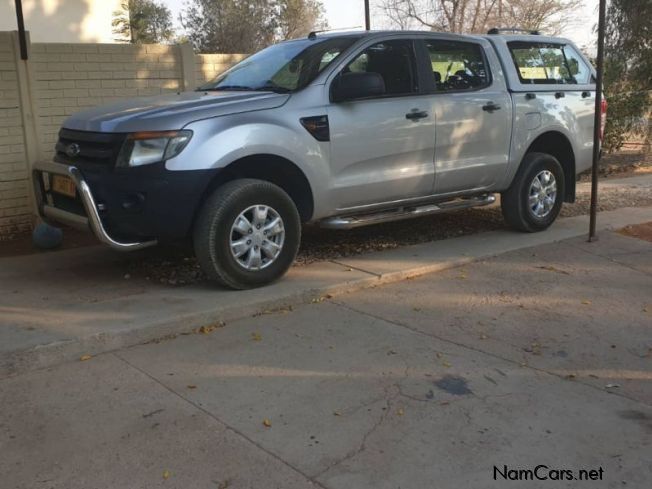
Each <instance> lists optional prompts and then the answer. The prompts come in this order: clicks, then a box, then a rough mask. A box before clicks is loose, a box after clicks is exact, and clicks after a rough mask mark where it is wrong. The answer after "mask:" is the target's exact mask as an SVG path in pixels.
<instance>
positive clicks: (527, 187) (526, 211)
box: [500, 153, 565, 233]
mask: <svg viewBox="0 0 652 489" xmlns="http://www.w3.org/2000/svg"><path fill="white" fill-rule="evenodd" d="M564 190H565V181H564V171H563V169H562V167H561V164H560V163H559V161H558V160H557V159H556V158H555V157H554V156H551V155H549V154H545V153H528V154H527V155H525V157H524V158H523V161H522V162H521V166H520V168H519V170H518V172H517V173H516V176H515V177H514V181H513V182H512V185H511V186H510V187H509V189H508V190H507V191H505V192H503V194H502V195H501V198H500V205H501V208H502V211H503V217H504V218H505V221H507V223H508V224H509V225H510V226H511V227H513V228H514V229H518V230H519V231H525V232H528V233H533V232H536V231H543V230H544V229H546V228H548V227H549V226H550V225H551V224H552V223H553V222H554V221H555V219H556V218H557V216H558V215H559V211H560V210H561V205H562V202H563V200H564Z"/></svg>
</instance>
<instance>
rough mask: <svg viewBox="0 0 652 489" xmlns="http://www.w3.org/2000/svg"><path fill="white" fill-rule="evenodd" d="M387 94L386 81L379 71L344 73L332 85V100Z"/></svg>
mask: <svg viewBox="0 0 652 489" xmlns="http://www.w3.org/2000/svg"><path fill="white" fill-rule="evenodd" d="M384 94H385V81H384V80H383V77H382V76H380V75H379V74H378V73H372V72H361V73H357V72H356V73H342V74H340V75H339V76H338V77H337V78H336V79H335V81H334V82H333V85H332V86H331V100H332V101H333V102H344V101H346V100H356V99H360V98H368V97H377V96H380V95H384Z"/></svg>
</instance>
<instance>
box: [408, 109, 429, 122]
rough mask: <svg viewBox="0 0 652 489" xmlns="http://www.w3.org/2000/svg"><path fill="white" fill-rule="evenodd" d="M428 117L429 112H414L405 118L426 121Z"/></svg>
mask: <svg viewBox="0 0 652 489" xmlns="http://www.w3.org/2000/svg"><path fill="white" fill-rule="evenodd" d="M426 117H428V112H426V111H425V110H413V111H412V112H408V113H407V114H405V118H406V119H410V120H411V121H416V120H419V119H425V118H426Z"/></svg>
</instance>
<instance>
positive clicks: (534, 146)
mask: <svg viewBox="0 0 652 489" xmlns="http://www.w3.org/2000/svg"><path fill="white" fill-rule="evenodd" d="M594 97H595V80H594V70H593V69H592V67H591V64H590V63H589V62H588V61H587V60H586V59H585V57H584V56H583V55H582V54H581V53H580V51H579V50H578V49H577V47H576V46H575V45H573V43H572V42H570V41H568V40H566V39H560V38H553V37H545V36H541V35H538V34H536V33H520V32H511V33H504V32H503V31H498V30H492V31H490V32H489V34H487V35H484V36H480V35H453V34H440V33H432V32H422V31H418V32H407V31H390V32H373V31H372V32H362V33H360V32H350V33H338V34H335V33H327V34H316V33H311V34H310V35H309V36H308V37H307V38H303V39H296V40H292V41H286V42H282V43H279V44H275V45H273V46H270V47H268V48H266V49H263V50H262V51H260V52H258V53H256V54H254V55H252V56H250V57H248V58H247V59H245V60H243V61H242V62H240V63H238V64H237V65H235V66H233V67H232V68H231V69H229V70H228V71H226V72H224V73H223V74H222V75H220V76H219V77H218V78H217V79H216V80H215V81H213V82H211V83H208V84H206V85H204V86H202V87H200V88H199V89H197V90H196V91H190V92H184V93H177V94H169V95H161V96H155V97H143V98H136V99H130V100H124V101H120V102H116V103H113V104H112V105H108V106H104V107H99V108H94V109H89V110H85V111H83V112H79V113H77V114H75V115H73V116H71V117H70V118H68V119H67V120H66V121H65V122H64V124H63V127H62V128H61V131H60V133H59V140H58V142H57V144H56V154H55V156H54V161H51V162H39V163H38V164H36V165H35V168H34V183H35V190H36V196H37V202H38V208H39V212H40V214H41V216H42V217H43V218H44V219H45V220H46V221H51V222H59V223H65V224H68V225H71V224H72V225H77V226H81V227H84V228H86V229H90V230H92V232H94V233H95V235H96V236H97V238H98V239H99V240H100V241H102V242H104V243H106V244H107V245H109V246H111V247H112V248H115V249H118V250H134V249H140V248H143V247H146V246H152V245H155V244H156V243H160V242H170V241H178V240H184V239H187V238H189V239H190V240H191V241H192V245H193V247H194V250H195V253H196V256H197V258H198V261H199V263H200V265H201V267H202V269H203V271H204V272H205V274H206V275H207V276H208V277H209V278H211V279H213V280H215V281H217V282H219V283H221V284H223V285H226V286H228V287H231V288H236V289H244V288H251V287H256V286H261V285H264V284H268V283H270V282H272V281H274V280H276V279H278V278H279V277H281V276H282V275H283V274H284V273H285V272H286V271H287V269H288V268H289V267H290V265H291V264H292V262H293V260H294V258H295V255H296V253H297V250H298V248H299V243H300V237H301V226H302V223H313V224H316V225H319V226H323V227H325V228H332V229H348V228H354V227H357V226H364V225H369V224H374V223H380V222H386V221H390V220H397V219H404V218H410V217H415V216H423V215H427V214H432V213H437V212H443V211H449V210H454V209H463V208H469V207H473V206H483V205H487V204H491V203H492V202H494V201H495V196H494V194H497V193H499V194H500V195H501V207H502V212H503V215H504V217H505V220H506V221H507V223H508V224H509V225H511V226H512V227H513V228H515V229H517V230H520V231H525V232H535V231H541V230H544V229H546V228H547V227H548V226H550V225H551V223H552V222H553V221H554V220H555V218H556V217H557V215H558V214H559V211H560V208H561V205H562V202H572V201H573V199H574V197H575V181H576V175H577V174H578V173H580V172H582V171H584V170H586V169H587V168H589V166H590V164H591V160H592V148H593V113H594ZM603 109H604V107H603Z"/></svg>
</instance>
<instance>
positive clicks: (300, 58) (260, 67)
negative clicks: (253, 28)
mask: <svg viewBox="0 0 652 489" xmlns="http://www.w3.org/2000/svg"><path fill="white" fill-rule="evenodd" d="M358 39H359V37H357V36H343V37H336V38H327V39H324V40H311V39H300V40H296V41H288V42H283V43H279V44H275V45H273V46H270V47H268V48H265V49H263V50H262V51H259V52H257V53H256V54H254V55H253V56H250V57H248V58H247V59H245V60H243V61H241V62H240V63H238V64H236V65H235V66H233V67H232V68H231V69H229V70H227V71H225V72H224V73H222V74H221V75H220V76H219V77H217V79H216V80H215V81H212V82H210V83H207V84H206V85H204V86H202V87H200V88H199V90H216V91H217V90H243V91H248V90H269V91H276V92H292V91H296V90H299V89H301V88H303V87H305V86H306V85H308V84H309V83H310V82H311V81H313V80H314V79H315V78H316V77H317V75H319V73H321V72H322V71H323V70H324V69H325V68H326V67H327V66H328V65H329V64H330V63H332V62H333V61H334V60H335V59H336V58H337V57H338V56H339V55H340V54H342V53H343V52H344V51H345V50H347V49H348V48H349V47H350V46H351V45H352V44H353V43H354V42H356V41H357V40H358Z"/></svg>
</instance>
